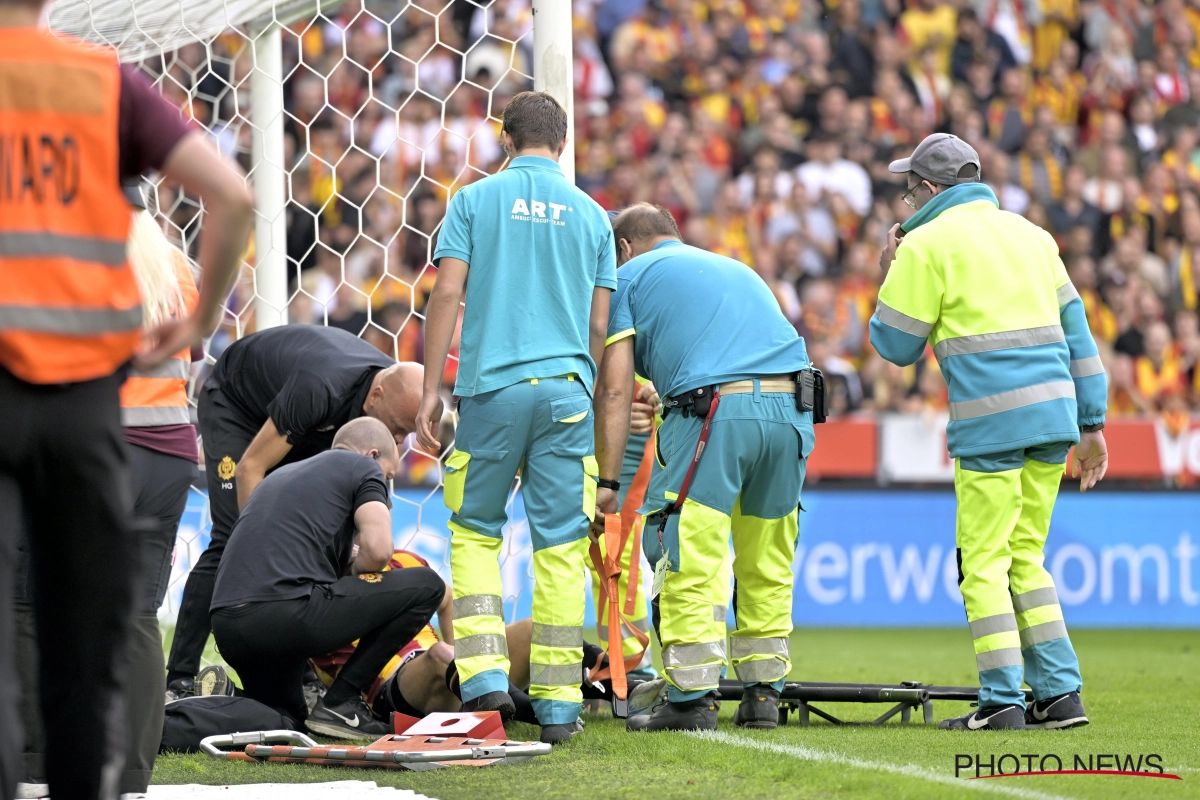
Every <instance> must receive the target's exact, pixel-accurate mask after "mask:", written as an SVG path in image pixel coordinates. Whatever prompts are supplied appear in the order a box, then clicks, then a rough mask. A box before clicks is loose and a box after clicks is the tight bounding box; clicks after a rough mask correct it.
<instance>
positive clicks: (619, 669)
mask: <svg viewBox="0 0 1200 800" xmlns="http://www.w3.org/2000/svg"><path fill="white" fill-rule="evenodd" d="M623 527H624V526H623V525H622V523H621V517H620V516H619V515H617V514H606V515H605V516H604V550H605V552H604V553H603V554H601V552H600V545H599V543H598V542H592V544H591V546H590V547H589V548H588V553H589V554H590V555H591V557H592V564H593V565H594V566H595V567H596V574H597V575H599V576H600V593H601V604H602V605H601V608H603V607H604V600H605V599H607V600H608V601H609V602H608V604H607V605H608V666H607V667H605V668H603V669H601V670H599V671H598V672H596V673H595V674H594V675H591V676H590V679H591V680H593V681H602V680H605V679H606V678H611V679H612V691H613V697H615V698H616V699H618V700H624V699H626V697H627V696H628V683H627V681H626V679H625V676H626V674H627V673H628V672H629V671H630V670H633V669H636V668H637V666H638V664H640V663H641V661H642V656H643V655H644V654H645V652H646V648H648V647H649V646H650V637H649V636H648V635H647V634H646V633H645V632H644V631H642V630H640V629H638V628H637V627H636V626H634V624H633V623H632V622H630V621H629V618H628V617H626V616H625V614H624V612H623V611H622V610H621V590H620V587H619V583H620V579H621V553H622V552H623V551H624V549H625V548H624V547H623V545H624V542H625V537H623V536H622V535H621V532H622V529H623ZM635 591H636V590H635ZM622 623H624V624H625V626H626V627H627V628H628V629H629V630H630V631H632V633H633V635H634V636H635V637H636V638H637V640H638V643H639V644H640V645H641V646H642V649H641V651H640V652H638V653H634V654H633V655H630V656H629V657H627V658H626V657H624V653H625V647H624V641H623V637H622V636H621V624H622ZM614 648H615V649H614Z"/></svg>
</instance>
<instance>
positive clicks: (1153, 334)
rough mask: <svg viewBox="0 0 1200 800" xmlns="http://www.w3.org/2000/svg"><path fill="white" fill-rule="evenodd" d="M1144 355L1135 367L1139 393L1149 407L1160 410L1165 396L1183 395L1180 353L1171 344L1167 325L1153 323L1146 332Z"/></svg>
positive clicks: (1158, 321) (1169, 330) (1159, 322)
mask: <svg viewBox="0 0 1200 800" xmlns="http://www.w3.org/2000/svg"><path fill="white" fill-rule="evenodd" d="M1144 350H1145V353H1144V354H1143V355H1142V356H1141V357H1140V358H1138V359H1137V361H1136V362H1135V365H1134V370H1135V376H1136V378H1137V387H1138V391H1140V392H1141V393H1142V396H1143V397H1145V398H1146V400H1147V401H1149V402H1150V403H1151V404H1152V405H1154V406H1156V407H1158V408H1160V409H1161V408H1162V405H1163V401H1164V399H1165V398H1166V396H1167V395H1169V394H1172V393H1178V392H1181V391H1183V389H1184V384H1183V378H1184V376H1183V374H1182V373H1181V370H1180V366H1181V364H1180V359H1179V353H1178V352H1176V350H1175V347H1174V345H1173V344H1172V342H1171V329H1170V328H1169V327H1167V323H1165V322H1163V321H1161V320H1156V321H1154V322H1152V323H1150V325H1149V326H1148V327H1147V329H1146V332H1145V347H1144Z"/></svg>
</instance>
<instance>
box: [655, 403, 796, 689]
mask: <svg viewBox="0 0 1200 800" xmlns="http://www.w3.org/2000/svg"><path fill="white" fill-rule="evenodd" d="M701 424H702V420H700V419H697V418H696V417H683V416H682V415H681V414H680V413H678V412H675V413H672V414H670V415H669V416H668V417H667V418H666V419H665V420H664V421H663V424H662V426H661V427H660V428H659V431H658V458H657V462H656V464H655V467H654V472H653V474H652V476H651V479H650V489H649V490H648V492H647V500H646V505H645V506H643V511H645V512H646V513H648V514H651V513H652V512H658V511H661V509H662V508H663V507H664V506H665V505H666V503H668V502H671V501H673V500H674V499H675V498H676V497H677V496H678V492H679V488H680V485H681V484H682V483H683V478H684V474H685V473H686V472H687V468H688V464H689V463H690V462H691V460H692V458H693V456H694V455H695V452H696V442H697V440H698V438H699V435H700V427H701ZM813 443H814V436H813V426H812V415H811V413H808V412H805V413H801V412H799V411H797V410H796V402H795V396H794V395H793V394H792V393H790V392H788V393H766V392H761V391H760V390H759V385H758V382H757V381H755V389H754V392H753V393H747V394H736V395H729V396H728V397H722V398H721V401H720V405H719V406H718V408H717V412H716V416H715V417H714V419H713V422H712V427H711V431H710V434H709V439H708V443H707V445H706V447H705V449H704V453H703V455H702V457H701V459H700V463H699V465H698V466H697V467H696V471H695V475H694V477H693V479H692V485H691V489H690V490H689V492H688V495H687V498H686V499H685V501H684V504H683V507H682V509H681V510H680V511H679V513H677V514H672V515H671V516H670V518H669V519H668V521H667V526H666V529H665V530H664V532H663V540H662V544H661V546H660V544H659V539H658V519H660V518H661V515H660V514H657V513H653V514H652V515H651V516H649V517H648V518H647V522H646V529H645V533H644V535H643V543H644V549H645V552H646V557H647V559H648V560H649V561H650V562H651V563H652V564H657V562H658V560H659V559H661V558H666V559H667V562H668V564H667V569H666V573H665V577H664V580H663V584H662V590H661V593H660V594H659V596H658V597H657V598H656V600H655V617H656V619H655V626H656V628H657V630H658V633H659V640H660V642H661V644H662V660H663V668H664V673H665V677H666V680H667V683H668V698H669V699H670V700H671V701H673V702H682V701H685V700H691V699H695V698H698V697H701V696H703V695H704V694H705V693H707V692H710V691H712V690H714V689H716V688H718V686H719V682H720V679H721V675H722V672H723V670H724V669H725V668H726V666H727V664H728V665H732V667H733V671H734V673H735V674H736V675H737V678H738V679H739V680H740V681H742V683H743V684H745V685H747V686H751V685H753V684H757V683H767V684H772V685H773V686H775V687H777V688H782V686H783V681H784V679H785V678H786V677H787V675H788V673H789V672H791V666H792V662H791V657H790V651H789V648H788V637H789V636H790V635H791V632H792V585H793V576H792V559H793V557H794V555H795V549H796V538H797V535H798V532H799V531H798V524H799V519H798V508H799V504H800V490H801V487H802V485H803V483H804V471H805V463H806V462H805V460H806V459H807V457H808V455H809V453H810V452H811V451H812V448H813ZM731 533H732V539H733V561H732V565H731V564H730V554H729V550H730V548H729V543H730V536H731ZM731 572H732V576H733V578H734V579H735V581H736V585H737V590H736V591H737V599H736V610H735V628H734V630H733V631H732V633H730V632H729V630H728V627H727V614H728V609H729V601H730V574H731ZM727 639H728V643H729V647H728V651H727V650H726V640H727Z"/></svg>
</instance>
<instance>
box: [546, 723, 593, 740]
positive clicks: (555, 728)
mask: <svg viewBox="0 0 1200 800" xmlns="http://www.w3.org/2000/svg"><path fill="white" fill-rule="evenodd" d="M582 732H583V720H581V719H577V720H575V721H574V722H571V723H565V724H562V725H543V726H542V742H543V743H544V744H550V745H555V744H563V743H564V742H569V741H571V737H572V736H575V735H577V734H580V733H582Z"/></svg>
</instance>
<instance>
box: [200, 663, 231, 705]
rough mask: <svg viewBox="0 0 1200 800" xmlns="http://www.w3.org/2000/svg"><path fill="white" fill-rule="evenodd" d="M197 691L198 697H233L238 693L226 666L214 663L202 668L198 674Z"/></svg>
mask: <svg viewBox="0 0 1200 800" xmlns="http://www.w3.org/2000/svg"><path fill="white" fill-rule="evenodd" d="M195 692H196V697H211V696H213V695H217V696H219V697H233V696H234V695H235V694H236V693H237V687H235V686H234V685H233V681H231V680H230V679H229V675H228V674H227V673H226V672H225V668H224V667H222V666H221V665H220V664H213V665H211V666H208V667H205V668H204V669H202V670H200V674H199V675H197V676H196V682H195Z"/></svg>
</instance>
